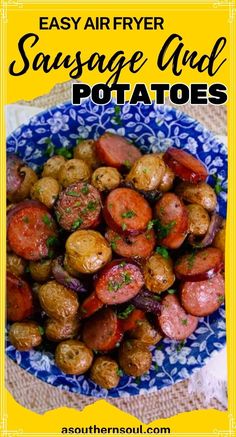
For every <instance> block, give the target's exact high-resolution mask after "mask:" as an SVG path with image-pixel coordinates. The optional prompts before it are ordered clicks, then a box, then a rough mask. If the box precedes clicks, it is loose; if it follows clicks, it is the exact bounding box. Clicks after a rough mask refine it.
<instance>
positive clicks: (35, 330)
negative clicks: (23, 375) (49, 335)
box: [9, 322, 42, 351]
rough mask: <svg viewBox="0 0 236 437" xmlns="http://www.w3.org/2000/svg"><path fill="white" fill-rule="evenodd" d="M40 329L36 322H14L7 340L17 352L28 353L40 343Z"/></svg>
mask: <svg viewBox="0 0 236 437" xmlns="http://www.w3.org/2000/svg"><path fill="white" fill-rule="evenodd" d="M41 330H42V328H41V327H40V326H39V325H38V323H36V322H16V323H13V324H12V325H11V327H10V330H9V340H10V342H11V343H12V344H13V346H14V347H15V348H16V349H17V350H19V351H28V350H30V349H32V348H34V347H36V346H39V345H40V343H41V342H42V335H41V333H42V331H41Z"/></svg>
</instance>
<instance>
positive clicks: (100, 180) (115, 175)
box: [92, 167, 121, 191]
mask: <svg viewBox="0 0 236 437" xmlns="http://www.w3.org/2000/svg"><path fill="white" fill-rule="evenodd" d="M120 183H121V175H120V173H119V172H118V170H117V169H116V168H114V167H99V168H97V169H96V170H95V171H94V172H93V174H92V185H93V186H94V187H95V188H97V189H98V190H99V191H110V190H114V189H115V188H117V187H118V186H119V185H120Z"/></svg>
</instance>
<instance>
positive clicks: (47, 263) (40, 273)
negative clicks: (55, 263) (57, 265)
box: [29, 259, 52, 282]
mask: <svg viewBox="0 0 236 437" xmlns="http://www.w3.org/2000/svg"><path fill="white" fill-rule="evenodd" d="M29 271H30V274H31V276H32V278H33V279H34V280H35V281H37V282H46V281H48V280H49V279H50V277H51V275H52V260H51V259H42V260H40V261H30V263H29Z"/></svg>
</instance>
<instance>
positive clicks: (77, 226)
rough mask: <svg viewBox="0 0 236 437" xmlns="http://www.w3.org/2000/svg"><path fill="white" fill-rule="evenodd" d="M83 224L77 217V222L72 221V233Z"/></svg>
mask: <svg viewBox="0 0 236 437" xmlns="http://www.w3.org/2000/svg"><path fill="white" fill-rule="evenodd" d="M82 223H83V219H82V218H81V217H79V218H78V219H77V220H75V221H74V223H73V225H72V228H71V229H72V231H75V230H76V229H78V228H80V226H81V225H82Z"/></svg>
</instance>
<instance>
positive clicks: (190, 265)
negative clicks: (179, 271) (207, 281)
mask: <svg viewBox="0 0 236 437" xmlns="http://www.w3.org/2000/svg"><path fill="white" fill-rule="evenodd" d="M195 257H196V253H195V252H192V253H191V254H190V255H189V256H188V258H187V263H188V270H191V269H192V268H193V265H194V261H195Z"/></svg>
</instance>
